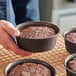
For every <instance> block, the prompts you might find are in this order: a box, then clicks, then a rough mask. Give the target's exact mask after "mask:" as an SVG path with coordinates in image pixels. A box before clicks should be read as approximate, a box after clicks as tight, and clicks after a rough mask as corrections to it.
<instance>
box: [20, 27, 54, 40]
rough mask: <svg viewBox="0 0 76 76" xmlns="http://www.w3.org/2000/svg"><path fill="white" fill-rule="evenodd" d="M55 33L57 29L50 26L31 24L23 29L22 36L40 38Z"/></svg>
mask: <svg viewBox="0 0 76 76" xmlns="http://www.w3.org/2000/svg"><path fill="white" fill-rule="evenodd" d="M54 34H55V30H54V29H53V28H51V27H49V26H29V27H27V28H25V29H23V30H21V34H20V37H23V38H31V39H40V38H47V37H51V36H53V35H54Z"/></svg>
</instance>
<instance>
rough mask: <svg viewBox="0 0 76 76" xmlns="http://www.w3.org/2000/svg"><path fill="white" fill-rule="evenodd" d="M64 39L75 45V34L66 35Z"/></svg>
mask: <svg viewBox="0 0 76 76" xmlns="http://www.w3.org/2000/svg"><path fill="white" fill-rule="evenodd" d="M66 39H67V40H69V41H71V42H73V43H76V32H70V33H68V34H67V35H66Z"/></svg>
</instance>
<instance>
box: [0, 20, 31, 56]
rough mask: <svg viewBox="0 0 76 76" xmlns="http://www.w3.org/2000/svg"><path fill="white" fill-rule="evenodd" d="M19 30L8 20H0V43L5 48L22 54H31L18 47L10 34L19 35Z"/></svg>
mask: <svg viewBox="0 0 76 76" xmlns="http://www.w3.org/2000/svg"><path fill="white" fill-rule="evenodd" d="M19 34H20V32H19V31H18V30H17V29H16V28H15V27H14V26H13V25H12V24H11V23H9V22H8V21H4V20H0V44H2V45H3V46H4V47H5V48H6V49H10V50H12V51H14V52H15V53H16V54H19V55H22V56H28V55H31V53H29V52H27V51H24V50H22V49H20V48H19V47H18V46H17V44H16V43H15V41H14V39H13V38H12V36H19Z"/></svg>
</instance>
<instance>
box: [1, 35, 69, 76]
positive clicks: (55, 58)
mask: <svg viewBox="0 0 76 76" xmlns="http://www.w3.org/2000/svg"><path fill="white" fill-rule="evenodd" d="M68 55H69V53H68V52H67V51H66V49H65V47H64V40H63V38H62V36H61V35H59V36H58V39H57V43H56V45H55V47H54V48H53V49H52V50H50V51H48V52H44V53H38V54H33V55H31V56H28V57H21V56H19V55H15V54H14V53H13V52H12V51H10V50H6V49H4V48H3V47H2V46H0V76H4V75H3V72H4V68H5V66H6V65H7V64H8V63H10V62H13V61H15V60H19V59H23V58H33V59H40V60H44V61H46V62H48V63H49V64H52V65H54V67H55V68H56V71H57V76H66V70H65V67H64V59H65V58H66V56H68Z"/></svg>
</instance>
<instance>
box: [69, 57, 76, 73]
mask: <svg viewBox="0 0 76 76" xmlns="http://www.w3.org/2000/svg"><path fill="white" fill-rule="evenodd" d="M68 67H69V68H70V69H71V70H72V71H73V72H76V57H74V58H73V59H72V60H70V61H69V63H68Z"/></svg>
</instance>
